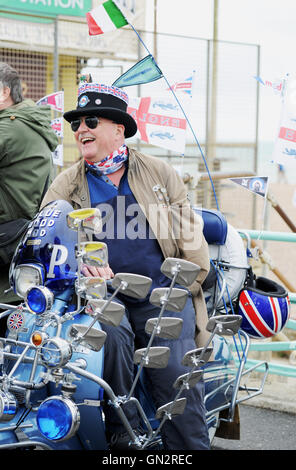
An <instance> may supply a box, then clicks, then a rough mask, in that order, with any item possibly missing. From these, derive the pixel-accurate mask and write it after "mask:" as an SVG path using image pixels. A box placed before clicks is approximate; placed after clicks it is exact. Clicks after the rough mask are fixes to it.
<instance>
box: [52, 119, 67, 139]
mask: <svg viewBox="0 0 296 470" xmlns="http://www.w3.org/2000/svg"><path fill="white" fill-rule="evenodd" d="M50 125H51V127H52V129H53V131H54V132H55V134H56V135H57V136H58V137H63V136H64V121H63V118H56V119H53V120H52V121H51V123H50Z"/></svg>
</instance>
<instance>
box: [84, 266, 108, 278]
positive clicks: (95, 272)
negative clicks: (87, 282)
mask: <svg viewBox="0 0 296 470" xmlns="http://www.w3.org/2000/svg"><path fill="white" fill-rule="evenodd" d="M81 272H82V274H83V275H84V276H86V277H96V276H99V277H102V278H103V279H112V278H113V277H114V273H113V271H112V269H111V268H110V266H109V265H108V266H106V267H104V268H96V267H95V266H89V265H88V264H83V266H82V269H81Z"/></svg>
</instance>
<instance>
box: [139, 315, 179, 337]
mask: <svg viewBox="0 0 296 470" xmlns="http://www.w3.org/2000/svg"><path fill="white" fill-rule="evenodd" d="M157 322H158V318H149V320H147V322H146V325H145V331H146V333H148V334H150V335H151V334H152V333H153V331H154V329H155V328H156V332H155V336H159V337H160V338H165V339H177V338H179V336H180V334H181V331H182V326H183V320H182V319H181V318H174V317H162V318H161V319H160V320H159V324H158V325H157ZM156 325H157V326H156Z"/></svg>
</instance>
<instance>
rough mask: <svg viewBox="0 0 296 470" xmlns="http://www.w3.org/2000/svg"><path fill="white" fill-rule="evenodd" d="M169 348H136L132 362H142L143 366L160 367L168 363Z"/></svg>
mask: <svg viewBox="0 0 296 470" xmlns="http://www.w3.org/2000/svg"><path fill="white" fill-rule="evenodd" d="M169 357H170V348H167V347H165V346H153V347H152V348H150V349H149V351H148V353H147V349H146V348H143V349H137V351H135V354H134V363H135V364H140V363H143V366H144V367H149V368H150V367H151V368H154V369H162V368H164V367H166V366H167V365H168V361H169Z"/></svg>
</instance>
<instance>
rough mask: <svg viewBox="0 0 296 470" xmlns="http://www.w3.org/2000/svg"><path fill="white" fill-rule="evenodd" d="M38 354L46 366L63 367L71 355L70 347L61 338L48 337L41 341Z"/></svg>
mask: <svg viewBox="0 0 296 470" xmlns="http://www.w3.org/2000/svg"><path fill="white" fill-rule="evenodd" d="M40 356H41V361H42V362H43V364H44V365H45V366H47V367H51V368H52V367H55V368H56V367H63V366H64V365H65V364H66V363H67V362H68V361H69V360H70V359H71V357H72V347H71V344H70V343H68V341H66V340H65V339H63V338H60V337H55V338H49V339H47V340H45V341H44V342H43V345H42V346H41V349H40Z"/></svg>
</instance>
